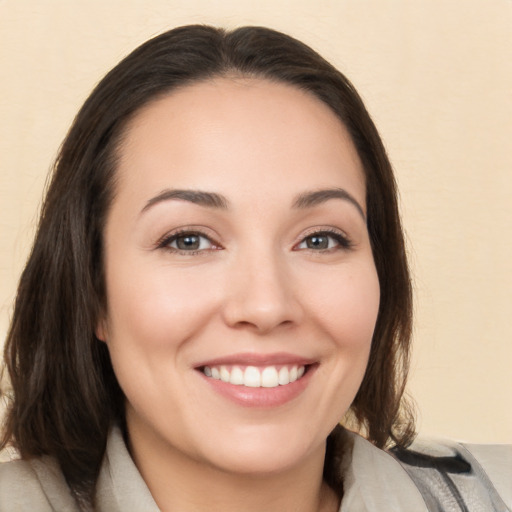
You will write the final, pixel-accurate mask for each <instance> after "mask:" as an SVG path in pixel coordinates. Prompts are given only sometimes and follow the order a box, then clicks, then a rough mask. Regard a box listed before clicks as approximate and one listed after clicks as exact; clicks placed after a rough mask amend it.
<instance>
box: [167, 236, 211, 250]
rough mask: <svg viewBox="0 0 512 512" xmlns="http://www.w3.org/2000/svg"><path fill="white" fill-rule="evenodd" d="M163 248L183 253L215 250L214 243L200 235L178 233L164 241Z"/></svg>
mask: <svg viewBox="0 0 512 512" xmlns="http://www.w3.org/2000/svg"><path fill="white" fill-rule="evenodd" d="M161 247H164V248H167V249H171V250H174V251H181V252H197V251H205V250H209V249H214V248H215V245H214V243H213V242H212V241H211V240H210V239H209V238H208V237H207V236H205V235H202V234H200V233H178V234H175V235H172V236H170V237H169V238H167V239H166V240H164V241H163V243H162V244H161Z"/></svg>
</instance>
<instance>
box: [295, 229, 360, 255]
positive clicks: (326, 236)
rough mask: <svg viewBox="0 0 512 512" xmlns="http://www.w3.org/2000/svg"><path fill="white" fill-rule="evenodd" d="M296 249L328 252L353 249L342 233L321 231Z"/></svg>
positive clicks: (309, 237)
mask: <svg viewBox="0 0 512 512" xmlns="http://www.w3.org/2000/svg"><path fill="white" fill-rule="evenodd" d="M295 247H296V249H309V250H313V251H328V250H330V249H337V248H338V249H349V248H350V247H351V244H350V241H349V240H348V238H347V237H346V236H344V235H342V234H341V233H337V232H331V231H320V232H317V233H312V234H311V235H308V236H307V237H306V238H304V239H303V240H302V241H301V242H299V244H298V245H296V246H295Z"/></svg>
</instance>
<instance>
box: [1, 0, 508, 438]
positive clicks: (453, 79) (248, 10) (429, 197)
mask: <svg viewBox="0 0 512 512" xmlns="http://www.w3.org/2000/svg"><path fill="white" fill-rule="evenodd" d="M203 22H206V23H212V24H219V25H223V26H227V27H234V26H238V25H241V24H262V25H268V26H271V27H274V28H277V29H280V30H283V31H286V32H288V33H290V34H292V35H294V36H296V37H298V38H300V39H303V40H304V41H305V42H307V43H309V44H310V45H312V46H313V47H314V48H315V49H317V50H318V51H320V53H322V54H323V55H324V56H325V57H327V58H328V59H330V60H331V61H332V62H333V63H334V64H335V65H337V66H338V67H339V68H340V69H341V70H342V71H343V72H345V73H346V74H347V75H348V76H349V78H350V79H351V80H352V81H353V82H354V83H355V85H356V87H357V88H358V89H359V91H360V92H361V94H362V96H363V98H364V99H365V100H366V102H367V106H368V108H369V110H370V112H372V113H373V116H374V119H375V121H376V123H377V126H378V128H379V129H380V131H381V134H382V136H383V138H384V140H385V143H386V145H387V147H388V149H389V152H390V156H391V159H392V161H393V162H394V165H395V168H396V172H397V178H398V181H399V185H400V188H401V193H402V209H403V216H404V222H405V226H406V229H407V232H408V238H409V241H410V255H411V262H412V265H413V271H414V276H415V291H416V311H417V315H416V330H415V348H414V350H415V353H414V354H415V357H414V364H413V371H412V379H411V383H410V391H411V393H412V395H413V396H414V397H415V399H416V402H417V404H418V410H419V426H420V431H421V432H422V433H424V434H429V435H436V436H449V437H454V438H457V439H464V440H471V441H483V442H498V441H501V442H512V376H511V371H510V367H511V363H512V322H511V317H512V265H511V256H510V255H511V254H512V207H511V205H510V201H511V198H512V64H511V63H512V1H511V0H464V1H460V0H448V1H446V0H423V1H420V0H401V1H391V0H389V1H386V0H372V1H370V0H367V1H365V0H263V1H250V0H187V1H185V0H181V1H174V0H150V1H148V0H88V1H87V2H78V1H69V0H0V236H1V243H0V339H2V338H3V337H4V335H5V330H6V328H7V323H8V318H9V314H10V308H11V304H12V300H13V297H14V294H15V288H16V282H17V279H18V276H19V274H20V272H21V269H22V266H23V262H24V261H25V259H26V257H27V253H28V250H29V246H30V240H31V237H32V234H33V227H34V221H35V219H36V216H37V208H38V205H39V203H40V199H41V195H42V190H43V186H44V182H45V176H46V172H47V169H48V168H49V166H50V164H51V161H52V159H53V157H54V155H55V153H56V150H57V147H58V145H59V143H60V141H61V140H62V138H63V137H64V135H65V133H66V129H67V127H68V126H69V124H70V122H71V119H72V118H73V115H74V114H75V112H76V111H77V109H78V108H79V106H80V104H81V103H82V101H83V100H84V99H85V97H86V95H87V94H88V92H89V91H90V90H91V88H92V87H93V85H94V84H95V83H96V82H97V81H98V80H99V79H100V77H101V76H102V75H103V74H104V73H105V72H106V71H107V70H108V69H110V67H112V66H113V65H114V64H115V63H116V62H117V61H118V60H119V59H120V58H121V57H123V56H124V55H125V54H126V53H127V52H129V51H130V50H131V49H133V48H134V47H135V46H136V45H137V44H139V43H141V42H142V41H144V40H145V39H147V38H148V37H150V36H152V35H154V34H157V33H159V32H162V31H164V30H165V29H168V28H171V27H173V26H177V25H181V24H187V23H203Z"/></svg>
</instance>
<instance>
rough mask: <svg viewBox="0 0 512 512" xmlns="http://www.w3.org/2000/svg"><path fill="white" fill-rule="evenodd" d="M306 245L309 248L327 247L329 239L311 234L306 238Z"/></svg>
mask: <svg viewBox="0 0 512 512" xmlns="http://www.w3.org/2000/svg"><path fill="white" fill-rule="evenodd" d="M307 245H308V248H309V249H327V248H328V247H329V240H328V238H327V237H326V236H311V237H309V238H308V241H307Z"/></svg>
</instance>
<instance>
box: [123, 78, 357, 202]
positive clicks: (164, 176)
mask: <svg viewBox="0 0 512 512" xmlns="http://www.w3.org/2000/svg"><path fill="white" fill-rule="evenodd" d="M119 156H120V160H119V167H118V174H119V176H118V179H119V180H118V183H120V188H121V189H122V188H123V187H125V188H131V189H133V190H134V191H135V190H137V191H138V192H140V193H142V191H146V192H147V194H151V193H155V192H158V191H159V190H163V189H165V188H169V187H170V186H172V187H173V188H197V189H208V190H212V191H215V190H218V189H222V192H223V193H226V194H228V195H230V193H231V192H232V193H233V194H235V195H238V196H242V195H243V194H244V193H245V194H246V195H247V197H250V198H254V197H255V193H256V191H259V192H261V193H262V194H265V190H264V189H265V188H266V189H267V190H268V191H269V193H271V192H273V193H276V192H278V191H279V190H283V187H284V188H286V189H287V191H288V192H290V193H299V192H301V191H302V189H305V188H307V189H312V188H325V187H332V186H338V187H343V188H349V189H351V190H350V192H351V193H352V194H354V195H355V196H356V197H357V199H358V200H359V201H360V202H361V204H363V205H364V204H365V183H364V173H363V170H362V165H361V163H360V159H359V157H358V155H357V152H356V150H355V147H354V145H353V143H352V141H351V138H350V136H349V134H348V132H347V130H346V128H345V127H344V125H343V124H342V123H341V121H340V120H339V118H338V117H337V116H336V115H335V114H334V112H333V111H332V110H331V109H330V108H329V107H328V106H327V105H326V104H324V103H323V102H322V101H320V100H319V99H318V98H316V97H315V96H314V95H312V94H311V93H308V92H305V91H303V90H300V89H299V88H297V87H294V86H291V85H288V84H283V83H276V82H271V81H268V80H264V79H255V78H218V79H215V80H208V81H204V82H199V83H194V84H192V85H188V86H185V87H183V88H180V89H178V90H176V91H173V92H172V93H170V94H169V95H167V96H165V97H162V98H159V99H157V100H155V101H153V102H151V103H150V104H149V105H147V106H145V107H144V108H143V109H141V110H140V111H139V112H138V113H137V114H136V115H135V116H134V118H133V119H132V120H131V122H130V123H129V125H128V126H127V129H126V132H125V137H124V138H123V144H122V146H121V148H120V155H119ZM150 189H151V190H150ZM271 195H273V194H271ZM276 195H277V194H276Z"/></svg>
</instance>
